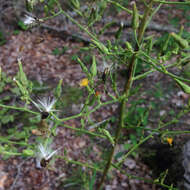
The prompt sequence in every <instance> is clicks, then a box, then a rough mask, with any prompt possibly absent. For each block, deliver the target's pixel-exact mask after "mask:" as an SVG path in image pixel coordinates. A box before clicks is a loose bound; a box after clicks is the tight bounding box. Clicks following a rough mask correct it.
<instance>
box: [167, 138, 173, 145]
mask: <svg viewBox="0 0 190 190" xmlns="http://www.w3.org/2000/svg"><path fill="white" fill-rule="evenodd" d="M166 141H167V142H168V144H169V145H170V146H172V143H173V138H171V137H167V138H166Z"/></svg>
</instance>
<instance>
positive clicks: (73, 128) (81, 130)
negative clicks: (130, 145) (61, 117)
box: [63, 125, 107, 139]
mask: <svg viewBox="0 0 190 190" xmlns="http://www.w3.org/2000/svg"><path fill="white" fill-rule="evenodd" d="M63 127H65V128H68V129H72V130H74V131H78V132H81V133H86V134H88V135H91V136H95V137H100V138H104V139H107V137H106V136H104V135H100V134H98V133H93V132H90V131H87V130H85V129H81V128H75V127H71V126H69V125H63Z"/></svg>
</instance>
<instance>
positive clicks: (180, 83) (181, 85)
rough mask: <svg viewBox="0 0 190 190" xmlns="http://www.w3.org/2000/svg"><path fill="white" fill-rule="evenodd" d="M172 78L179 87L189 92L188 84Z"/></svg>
mask: <svg viewBox="0 0 190 190" xmlns="http://www.w3.org/2000/svg"><path fill="white" fill-rule="evenodd" d="M174 80H175V81H176V82H177V84H178V85H179V86H180V88H181V89H182V90H183V91H184V92H185V93H187V94H190V86H188V85H187V84H185V83H183V82H182V81H180V80H178V79H176V78H174Z"/></svg>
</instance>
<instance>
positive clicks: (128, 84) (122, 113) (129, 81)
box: [97, 0, 153, 190]
mask: <svg viewBox="0 0 190 190" xmlns="http://www.w3.org/2000/svg"><path fill="white" fill-rule="evenodd" d="M152 4H153V0H151V1H150V4H149V7H147V8H146V10H145V13H144V16H143V18H142V21H141V24H140V28H139V31H138V32H139V33H138V38H137V39H138V43H139V44H141V42H142V39H143V36H144V32H145V29H146V22H147V20H148V16H149V14H150V12H151V9H152ZM138 43H136V46H135V51H136V52H138V51H139V46H138ZM135 64H136V53H134V54H133V56H132V58H131V60H130V63H129V68H128V72H127V78H126V83H125V86H124V90H123V96H122V99H121V102H120V108H119V110H120V115H119V125H118V127H117V129H116V134H115V145H114V147H113V148H112V150H111V152H110V155H109V158H108V161H107V164H106V167H105V169H104V172H103V176H102V178H101V180H100V183H99V184H98V187H97V190H100V189H101V187H102V185H103V183H104V181H105V178H106V176H107V173H108V171H109V168H110V167H111V163H112V160H113V156H114V152H115V148H116V146H117V144H118V140H119V137H120V133H121V130H122V128H123V127H124V116H125V108H126V103H127V100H128V96H129V92H130V89H131V86H132V82H133V74H134V72H135V71H134V68H135Z"/></svg>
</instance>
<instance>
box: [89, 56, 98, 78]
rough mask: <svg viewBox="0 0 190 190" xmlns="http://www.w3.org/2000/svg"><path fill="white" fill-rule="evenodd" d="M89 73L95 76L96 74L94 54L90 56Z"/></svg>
mask: <svg viewBox="0 0 190 190" xmlns="http://www.w3.org/2000/svg"><path fill="white" fill-rule="evenodd" d="M90 73H91V74H92V77H95V76H96V75H97V68H96V58H95V56H93V57H92V66H91V67H90Z"/></svg>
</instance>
